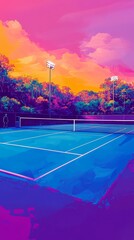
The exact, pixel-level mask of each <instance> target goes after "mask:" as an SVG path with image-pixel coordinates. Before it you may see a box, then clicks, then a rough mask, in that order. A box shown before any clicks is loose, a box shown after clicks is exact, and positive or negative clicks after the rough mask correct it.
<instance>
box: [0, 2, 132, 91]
mask: <svg viewBox="0 0 134 240" xmlns="http://www.w3.org/2000/svg"><path fill="white" fill-rule="evenodd" d="M133 26H134V0H101V1H100V0H94V1H91V0H73V1H72V0H19V1H18V0H12V1H9V0H1V7H0V53H1V54H4V55H6V56H7V57H8V58H9V60H10V62H11V63H14V65H15V71H14V73H13V75H14V76H26V75H30V76H32V77H35V78H38V79H39V81H41V82H43V81H47V80H48V69H47V68H46V61H47V60H51V61H53V62H54V63H55V64H56V68H55V70H54V71H53V74H52V81H53V82H54V83H56V84H59V85H60V86H69V87H70V88H71V89H72V90H73V91H74V92H78V91H81V90H83V89H86V90H99V86H100V84H101V83H102V82H103V81H104V79H105V78H107V77H110V76H112V75H118V76H119V77H120V78H121V79H123V80H124V81H127V82H132V81H134V54H133V53H134V31H133Z"/></svg>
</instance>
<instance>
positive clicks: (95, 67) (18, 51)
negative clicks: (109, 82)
mask: <svg viewBox="0 0 134 240" xmlns="http://www.w3.org/2000/svg"><path fill="white" fill-rule="evenodd" d="M0 35H1V44H0V53H2V54H5V55H6V56H7V57H8V58H9V60H10V62H11V63H13V64H14V65H15V70H14V72H13V73H12V75H13V76H24V75H30V76H32V77H34V78H38V80H39V81H40V82H43V81H47V80H48V69H47V67H46V61H47V60H51V61H53V62H54V63H55V64H56V68H55V70H54V71H53V74H52V81H53V82H54V83H56V84H59V85H60V86H68V87H70V88H71V89H72V90H73V91H74V92H78V91H81V90H84V89H86V90H99V86H100V84H101V83H102V82H103V81H104V79H105V78H107V77H109V76H111V70H110V69H109V68H108V67H102V66H100V65H99V64H98V63H97V61H95V59H100V58H99V57H98V50H97V46H98V45H99V37H100V35H98V36H96V37H94V38H92V39H91V41H90V42H89V43H86V42H84V43H83V45H82V47H83V48H85V47H94V48H95V52H94V53H92V54H91V55H92V58H91V56H90V57H88V58H87V57H86V58H82V57H80V56H78V55H77V54H72V53H69V52H68V51H67V50H66V49H63V51H62V49H59V50H56V51H55V52H53V53H52V52H51V53H49V52H48V51H47V50H45V49H42V48H41V47H40V46H38V44H36V43H35V42H33V41H32V40H31V39H30V37H29V36H28V34H27V33H26V32H25V30H24V29H23V28H22V26H21V24H20V23H19V22H18V21H16V20H14V21H7V22H6V23H3V22H0ZM103 37H104V39H105V41H104V40H100V43H101V44H100V45H101V48H102V49H103V50H104V48H105V49H106V47H105V46H107V43H106V39H109V38H110V37H109V36H106V35H103ZM107 41H108V40H107ZM113 42H116V43H118V44H119V43H120V41H119V40H118V39H114V40H112V39H111V40H109V43H108V46H111V45H112V43H113ZM107 49H108V47H107ZM103 53H104V51H103ZM105 55H106V54H105Z"/></svg>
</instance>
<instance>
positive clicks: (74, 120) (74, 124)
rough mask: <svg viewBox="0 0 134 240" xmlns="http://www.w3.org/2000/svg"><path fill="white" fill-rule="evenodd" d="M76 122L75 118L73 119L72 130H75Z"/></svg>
mask: <svg viewBox="0 0 134 240" xmlns="http://www.w3.org/2000/svg"><path fill="white" fill-rule="evenodd" d="M75 124H76V122H75V119H73V132H75V131H76V126H75Z"/></svg>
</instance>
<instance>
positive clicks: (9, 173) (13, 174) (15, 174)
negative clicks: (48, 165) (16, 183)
mask: <svg viewBox="0 0 134 240" xmlns="http://www.w3.org/2000/svg"><path fill="white" fill-rule="evenodd" d="M0 172H1V173H4V174H8V175H11V176H15V177H20V178H24V179H27V180H32V181H34V178H30V177H27V176H25V175H22V174H18V173H14V172H10V171H7V170H3V169H0Z"/></svg>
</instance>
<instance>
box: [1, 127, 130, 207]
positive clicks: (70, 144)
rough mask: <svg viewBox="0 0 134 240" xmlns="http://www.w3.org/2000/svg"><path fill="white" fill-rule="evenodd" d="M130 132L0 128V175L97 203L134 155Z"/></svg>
mask: <svg viewBox="0 0 134 240" xmlns="http://www.w3.org/2000/svg"><path fill="white" fill-rule="evenodd" d="M120 129H121V130H120ZM118 130H119V132H117V131H118ZM133 134H134V125H131V127H130V126H129V128H128V130H127V129H126V130H125V132H124V130H123V126H120V128H119V129H118V127H117V130H116V133H109V134H108V133H103V132H99V131H98V132H71V131H62V130H47V129H46V130H41V129H39V130H36V129H18V130H17V129H15V128H9V129H1V130H0V173H1V174H4V175H5V176H6V175H8V176H12V177H14V178H17V177H19V178H22V179H26V180H31V181H35V182H37V183H38V184H39V185H41V186H46V187H51V188H54V189H56V190H58V191H61V192H63V193H65V194H68V195H70V196H74V197H76V198H80V199H82V200H84V201H89V202H93V203H98V202H99V201H100V200H101V199H102V198H103V196H104V195H105V194H106V192H107V191H108V189H109V188H110V186H111V185H112V184H113V182H114V181H115V180H116V179H117V178H118V176H119V174H120V173H121V172H122V171H123V170H124V169H125V167H126V165H127V164H128V162H129V161H130V160H132V159H133V158H134V150H133V146H134V135H133Z"/></svg>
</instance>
